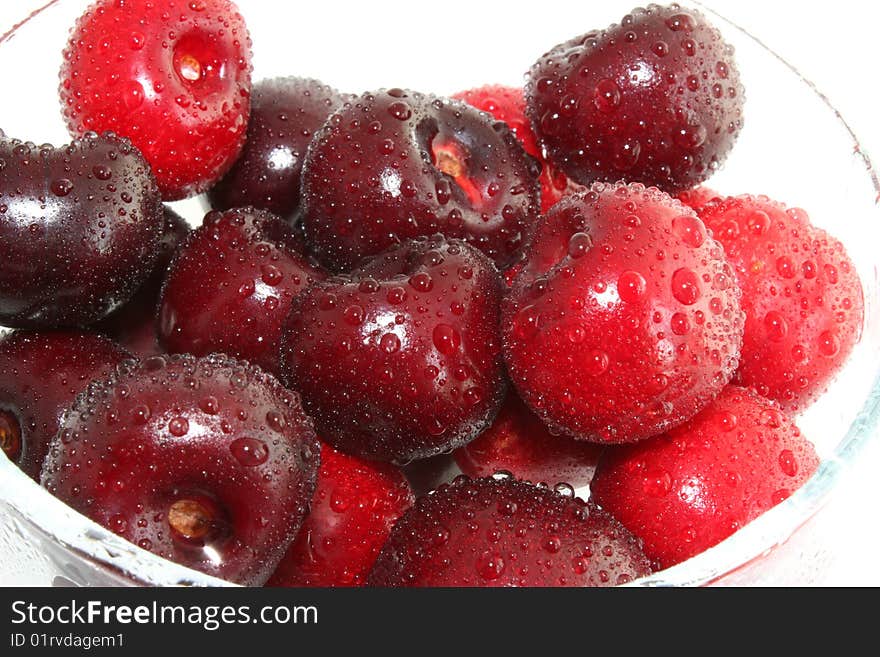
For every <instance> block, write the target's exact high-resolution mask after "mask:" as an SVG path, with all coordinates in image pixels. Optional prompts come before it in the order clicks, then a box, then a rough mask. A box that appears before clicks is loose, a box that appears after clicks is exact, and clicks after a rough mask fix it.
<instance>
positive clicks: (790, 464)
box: [779, 449, 798, 477]
mask: <svg viewBox="0 0 880 657" xmlns="http://www.w3.org/2000/svg"><path fill="white" fill-rule="evenodd" d="M779 467H780V469H781V470H782V472H783V473H785V474H787V475H788V476H789V477H794V476H795V475H796V474H797V473H798V464H797V459H796V458H795V456H794V453H793V452H792V451H791V450H790V449H784V450H782V451H781V452H779Z"/></svg>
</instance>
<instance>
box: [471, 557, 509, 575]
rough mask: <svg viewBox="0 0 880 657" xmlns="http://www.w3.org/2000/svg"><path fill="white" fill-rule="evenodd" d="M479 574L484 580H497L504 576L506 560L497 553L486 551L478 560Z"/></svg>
mask: <svg viewBox="0 0 880 657" xmlns="http://www.w3.org/2000/svg"><path fill="white" fill-rule="evenodd" d="M476 566H477V574H478V575H479V576H480V577H482V578H483V579H484V580H487V581H492V580H496V579H498V578H499V577H501V575H503V574H504V568H505V566H506V564H505V563H504V558H503V557H502V556H501V555H500V554H498V553H497V552H493V551H491V550H486V551H485V552H483V554H481V555H480V557H479V558H478V559H477V564H476Z"/></svg>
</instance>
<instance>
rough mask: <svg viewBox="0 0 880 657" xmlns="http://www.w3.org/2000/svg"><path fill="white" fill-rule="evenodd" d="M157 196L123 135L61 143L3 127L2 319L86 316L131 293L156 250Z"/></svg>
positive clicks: (49, 323)
mask: <svg viewBox="0 0 880 657" xmlns="http://www.w3.org/2000/svg"><path fill="white" fill-rule="evenodd" d="M161 229H162V203H161V199H160V197H159V191H158V189H157V188H156V181H155V179H154V178H153V175H152V173H150V168H149V165H148V164H147V163H146V161H145V160H144V158H143V157H142V156H141V154H140V153H139V152H138V151H137V149H135V148H134V147H132V145H131V144H130V143H129V142H128V141H127V140H125V139H120V138H118V137H115V136H113V135H104V136H98V135H94V134H91V135H87V136H86V137H84V138H83V139H81V140H75V141H73V142H71V143H70V144H68V145H67V146H63V147H60V148H53V147H51V146H48V145H44V146H37V145H35V144H32V143H26V142H20V141H18V140H15V139H7V138H5V137H3V136H2V133H0V244H3V250H4V253H3V260H2V262H0V324H2V325H4V326H10V327H14V328H32V329H45V328H56V327H61V326H68V327H72V326H84V325H87V324H90V323H92V322H95V321H97V320H99V319H101V318H103V317H105V316H106V315H107V314H109V313H110V312H111V311H113V310H114V309H115V308H117V307H119V306H120V305H122V304H123V303H125V302H126V301H128V300H129V299H130V298H131V296H132V295H133V294H134V292H135V291H136V290H137V288H138V286H139V285H140V284H141V283H142V282H143V281H144V280H146V278H147V276H148V275H149V273H150V271H152V267H153V265H154V263H155V261H156V258H157V256H158V246H159V236H160V232H161Z"/></svg>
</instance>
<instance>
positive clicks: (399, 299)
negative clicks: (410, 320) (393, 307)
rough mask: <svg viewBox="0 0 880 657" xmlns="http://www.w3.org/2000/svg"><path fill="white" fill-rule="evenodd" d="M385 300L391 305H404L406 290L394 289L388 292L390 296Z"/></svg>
mask: <svg viewBox="0 0 880 657" xmlns="http://www.w3.org/2000/svg"><path fill="white" fill-rule="evenodd" d="M385 298H386V299H387V300H388V303H391V304H398V303H403V302H404V301H405V300H406V290H405V289H403V288H402V287H392V288H391V289H390V290H388V294H387V295H386V296H385Z"/></svg>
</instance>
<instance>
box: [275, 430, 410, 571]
mask: <svg viewBox="0 0 880 657" xmlns="http://www.w3.org/2000/svg"><path fill="white" fill-rule="evenodd" d="M413 501H414V497H413V494H412V491H411V490H410V487H409V484H408V483H407V481H406V478H405V477H404V476H403V473H401V471H400V470H398V469H397V468H395V467H394V466H392V465H389V464H387V463H376V462H373V461H364V460H363V459H358V458H355V457H353V456H347V455H345V454H342V453H341V452H337V451H336V450H335V449H333V448H332V447H329V446H327V445H324V446H323V447H322V448H321V468H320V470H319V471H318V484H317V488H316V490H315V496H314V498H313V499H312V507H311V511H309V515H308V517H306V520H305V522H304V523H303V526H302V528H301V529H300V531H299V534H298V535H297V537H296V540H295V541H294V542H293V544H292V545H291V546H290V549H288V551H287V554H286V555H284V559H282V560H281V563H280V564H279V566H278V568H277V570H276V571H275V573H274V574H273V575H272V577H271V578H269V581H268V582H267V585H268V586H363V584H364V580H365V579H366V576H367V574H368V573H369V572H370V568H372V566H373V563H374V562H375V561H376V557H377V556H378V555H379V550H381V549H382V545H384V543H385V539H387V538H388V534H389V533H390V532H391V528H392V527H393V526H394V522H395V521H396V520H397V519H398V518H399V517H400V516H401V515H402V514H403V513H404V511H406V510H407V509H409V507H411V506H412V504H413Z"/></svg>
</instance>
